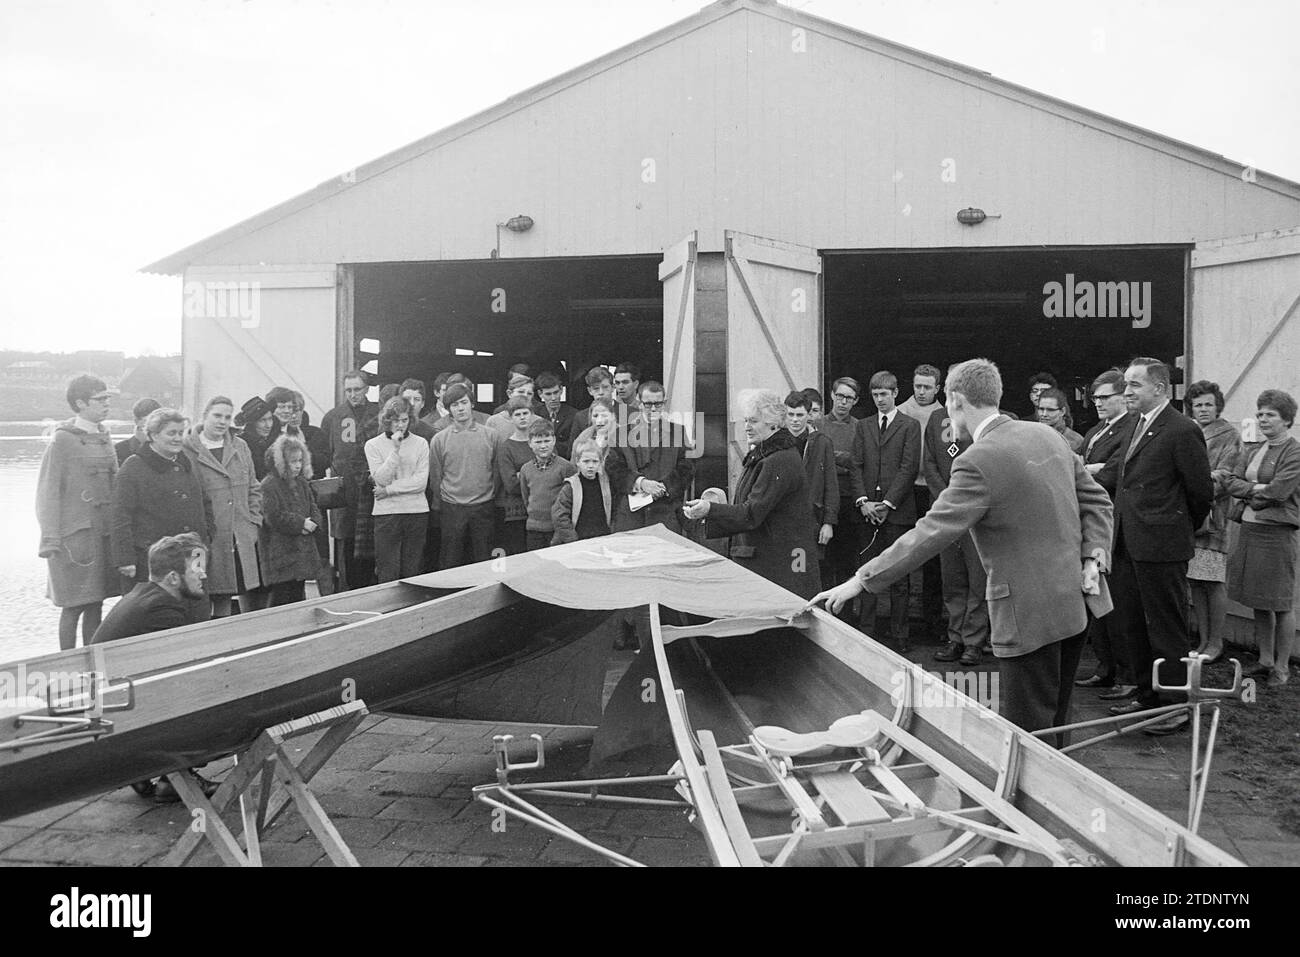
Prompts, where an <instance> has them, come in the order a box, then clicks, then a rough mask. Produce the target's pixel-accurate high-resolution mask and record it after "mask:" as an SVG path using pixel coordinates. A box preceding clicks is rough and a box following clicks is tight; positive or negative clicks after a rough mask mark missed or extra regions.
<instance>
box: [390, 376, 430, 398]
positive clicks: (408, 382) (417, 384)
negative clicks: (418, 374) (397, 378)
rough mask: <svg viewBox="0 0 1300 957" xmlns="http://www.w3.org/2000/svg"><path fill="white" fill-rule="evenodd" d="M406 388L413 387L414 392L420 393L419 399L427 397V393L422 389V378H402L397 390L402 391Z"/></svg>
mask: <svg viewBox="0 0 1300 957" xmlns="http://www.w3.org/2000/svg"><path fill="white" fill-rule="evenodd" d="M407 389H414V390H415V391H416V392H418V393H420V398H421V399H427V398H428V397H429V393H427V392H425V391H424V380H422V379H403V380H402V384H401V386H400V387H399V388H398V390H397V391H398V392H399V393H402V392H405V391H406V390H407Z"/></svg>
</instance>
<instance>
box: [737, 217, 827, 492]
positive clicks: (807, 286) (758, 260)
mask: <svg viewBox="0 0 1300 957" xmlns="http://www.w3.org/2000/svg"><path fill="white" fill-rule="evenodd" d="M725 255H726V270H727V392H728V402H729V409H730V413H729V419H730V422H729V430H728V431H729V440H730V441H729V443H728V445H729V448H730V478H731V489H732V491H733V492H734V491H735V483H736V479H737V477H738V476H739V474H740V463H741V460H742V459H743V458H744V457H745V453H746V451H747V449H746V446H745V441H744V431H743V429H744V424H743V422H742V420H741V416H740V412H739V410H738V408H737V406H736V396H737V395H738V394H739V393H740V392H741V391H742V390H744V389H771V390H773V391H775V392H777V393H780V395H781V396H782V398H784V397H785V395H786V393H788V392H790V391H792V390H794V389H805V388H807V387H809V386H813V387H815V388H818V389H820V388H821V385H822V351H823V350H822V296H821V275H822V261H821V257H820V256H819V255H818V254H817V251H816V250H815V249H812V248H810V247H807V246H796V245H794V244H793V243H784V242H779V241H777V240H775V239H764V238H762V237H759V236H750V235H747V234H745V233H739V232H735V231H732V230H727V232H726V251H725Z"/></svg>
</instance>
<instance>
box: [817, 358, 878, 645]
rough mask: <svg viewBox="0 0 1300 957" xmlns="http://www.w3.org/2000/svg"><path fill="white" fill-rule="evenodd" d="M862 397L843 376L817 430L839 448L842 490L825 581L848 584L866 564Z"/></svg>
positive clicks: (847, 617) (848, 617)
mask: <svg viewBox="0 0 1300 957" xmlns="http://www.w3.org/2000/svg"><path fill="white" fill-rule="evenodd" d="M861 395H862V386H861V385H860V384H859V383H858V380H857V379H853V378H850V377H849V376H842V377H841V378H839V379H836V380H835V382H834V384H833V385H832V386H831V411H830V413H829V414H828V415H824V416H822V420H821V422H820V423H819V424H818V426H817V431H819V432H822V433H824V434H825V435H826V436H827V438H829V439H830V440H831V445H832V447H833V448H834V449H835V481H836V484H837V485H838V486H839V490H840V504H839V511H838V514H839V520H838V522H837V524H836V526H835V537H834V538H832V539H831V540H830V542H828V543H827V545H826V568H825V569H823V571H822V580H823V581H844V580H845V579H846V578H848V577H849V576H850V575H852V574H853V573H854V572H855V571H857V569H858V566H859V565H861V564H862V557H861V555H860V554H859V550H860V549H861V548H862V546H863V541H864V539H863V538H862V532H863V528H864V526H865V521H866V520H865V518H864V517H863V513H862V511H861V509H862V506H863V505H864V504H866V502H867V491H866V486H865V485H864V484H863V480H862V459H863V454H864V451H863V446H862V430H861V429H860V428H859V427H858V420H857V419H855V418H854V417H853V407H854V406H855V405H857V404H858V397H859V396H861ZM839 615H840V617H841V618H842V619H843V620H844V621H849V622H855V621H857V619H856V618H855V617H853V613H852V611H851V610H850V609H848V608H845V609H844V610H843V611H841V612H840V613H839Z"/></svg>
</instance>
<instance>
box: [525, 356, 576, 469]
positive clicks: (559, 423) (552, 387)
mask: <svg viewBox="0 0 1300 957" xmlns="http://www.w3.org/2000/svg"><path fill="white" fill-rule="evenodd" d="M562 391H563V390H562V388H561V386H560V379H559V377H558V376H557V375H556V374H555V373H553V372H543V373H542V374H541V375H539V376H538V377H537V401H536V402H534V403H533V414H535V415H536V416H537V417H538V418H540V419H546V420H547V421H549V422H550V423H551V425H552V426H553V427H554V428H555V454H556V455H558V456H559V457H560V458H562V459H567V458H568V457H569V455H570V452H571V451H572V448H573V440H574V439H575V438H576V437H577V435H578V433H577V432H574V431H573V424H574V422H575V421H576V420H577V416H578V410H577V409H575V408H573V407H572V406H571V405H569V404H568V403H566V402H561V401H560V394H561V392H562Z"/></svg>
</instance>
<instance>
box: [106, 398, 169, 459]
mask: <svg viewBox="0 0 1300 957" xmlns="http://www.w3.org/2000/svg"><path fill="white" fill-rule="evenodd" d="M161 408H162V403H161V402H159V401H158V400H157V399H149V398H144V399H136V401H135V405H133V406H131V416H132V417H133V418H134V419H135V434H134V435H132V436H131V437H130V438H126V439H123V440H122V441H121V442H118V443H117V444H116V445H114V446H113V449H114V451H116V452H117V464H118V465H125V464H126V460H127V459H129V458H130V457H131V456H133V455H135V453H136V452H139V451H140V448H141V446H143V445H144V444H145V443H146V442H148V441H149V440H148V439H147V438H146V437H145V434H144V423H145V420H146V419H147V418H149V413H150V412H153V411H154V410H155V409H161Z"/></svg>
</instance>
